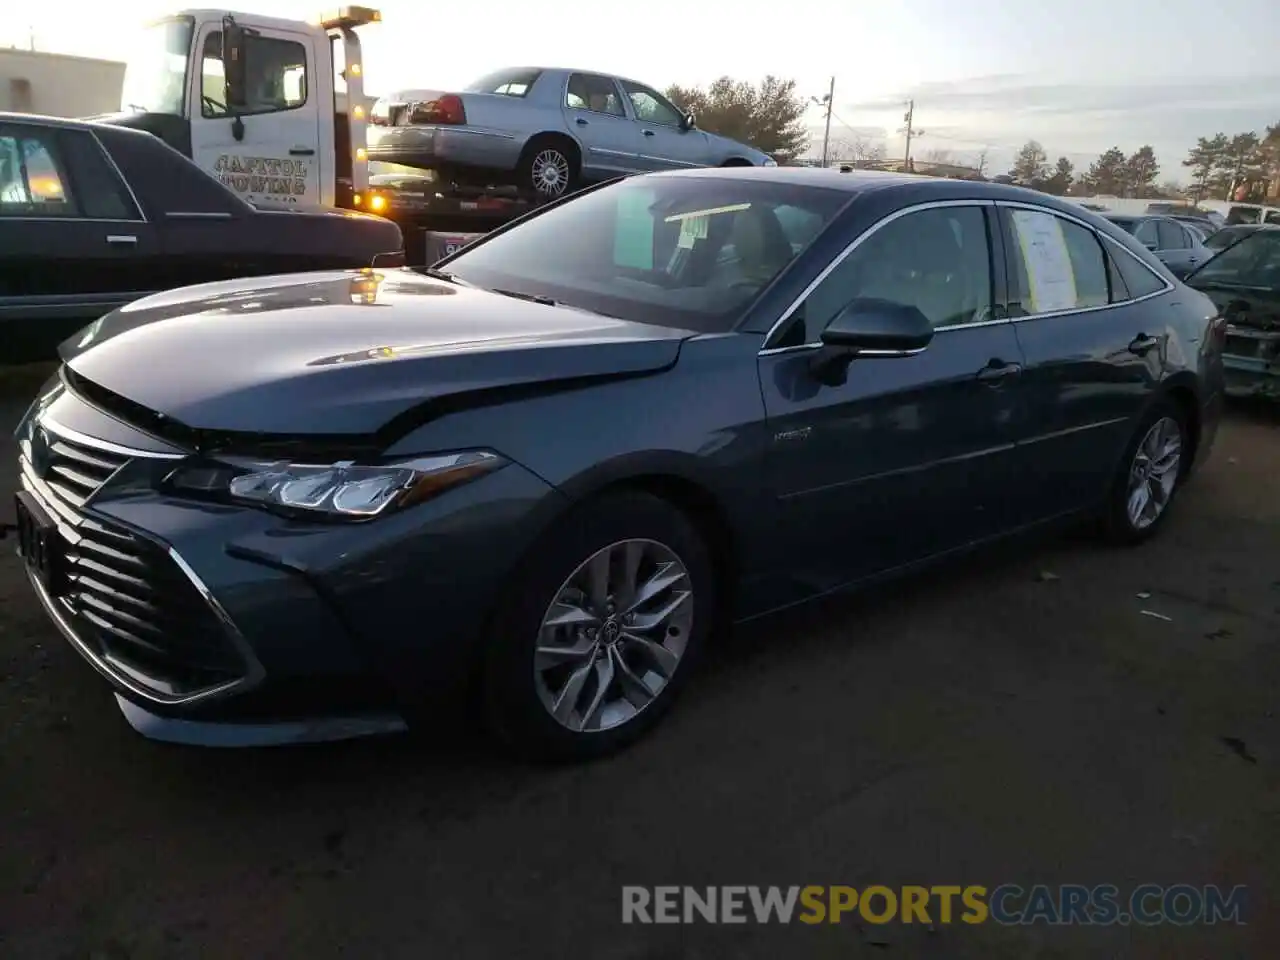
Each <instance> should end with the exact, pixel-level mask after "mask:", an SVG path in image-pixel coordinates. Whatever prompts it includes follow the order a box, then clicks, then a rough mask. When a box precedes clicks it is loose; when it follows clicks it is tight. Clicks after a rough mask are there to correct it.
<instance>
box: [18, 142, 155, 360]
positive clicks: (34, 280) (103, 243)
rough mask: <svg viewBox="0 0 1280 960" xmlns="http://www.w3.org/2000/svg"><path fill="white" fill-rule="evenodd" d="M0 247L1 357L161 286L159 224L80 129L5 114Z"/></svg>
mask: <svg viewBox="0 0 1280 960" xmlns="http://www.w3.org/2000/svg"><path fill="white" fill-rule="evenodd" d="M0 251H2V252H0V264H2V265H3V270H0V324H3V326H2V327H0V330H3V334H2V336H3V340H4V343H5V351H4V352H5V359H12V358H14V357H15V356H16V355H17V354H19V353H20V352H22V351H23V350H29V349H34V347H33V345H34V344H42V345H44V346H47V345H48V344H49V343H50V341H52V342H54V343H56V342H58V341H60V340H61V339H63V338H65V337H66V336H68V335H70V334H71V333H72V332H74V330H75V329H77V328H78V327H80V326H83V325H84V324H87V323H89V322H90V321H92V320H95V319H97V317H99V316H101V315H102V314H104V313H107V312H109V311H111V310H113V309H115V308H116V307H118V306H120V305H122V304H124V303H127V302H129V301H130V300H133V299H136V298H137V297H138V296H140V295H142V294H143V293H147V292H150V291H152V290H154V289H156V288H157V284H156V283H155V282H154V277H153V273H152V267H153V266H154V261H153V258H154V256H155V252H156V238H155V232H154V229H153V228H152V225H151V224H150V223H148V222H147V221H146V220H145V219H144V217H143V213H142V211H141V210H140V208H139V205H138V204H137V202H136V200H135V199H134V196H133V193H132V191H131V190H130V189H129V187H128V185H127V184H126V183H125V182H124V180H123V179H122V177H121V176H120V174H119V173H118V171H117V170H116V169H115V167H114V165H113V164H112V163H111V161H110V159H109V158H108V156H107V155H106V153H105V152H104V151H103V149H102V147H101V146H100V145H99V143H98V141H97V139H96V138H95V137H94V135H93V134H92V133H90V132H89V131H87V130H83V129H75V128H62V127H57V126H53V125H40V124H36V123H0ZM44 346H42V347H41V349H44Z"/></svg>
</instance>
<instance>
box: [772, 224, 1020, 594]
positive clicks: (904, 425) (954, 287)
mask: <svg viewBox="0 0 1280 960" xmlns="http://www.w3.org/2000/svg"><path fill="white" fill-rule="evenodd" d="M993 239H996V238H995V237H994V223H993V222H992V219H991V211H990V207H989V205H984V204H979V203H968V202H964V203H943V204H938V205H925V206H923V207H918V208H914V209H911V210H908V211H906V212H903V213H898V214H893V215H890V216H889V217H887V218H886V219H885V220H882V221H880V223H879V224H878V225H877V226H876V227H873V228H872V231H871V232H869V233H864V234H863V235H862V237H861V238H859V239H858V240H857V241H855V245H854V246H852V248H851V249H850V250H849V251H848V252H847V255H845V256H844V258H843V259H837V261H836V262H835V265H834V266H833V267H831V268H830V273H829V274H828V275H827V276H825V277H824V278H822V279H821V280H820V281H819V282H818V283H817V284H816V285H815V287H814V288H813V289H812V290H811V291H809V292H808V293H807V294H806V296H805V297H804V299H803V300H802V301H801V302H800V303H799V304H798V305H797V306H796V308H795V309H794V310H793V311H792V313H791V314H790V318H789V319H787V320H784V321H783V322H782V323H781V324H780V325H779V326H778V328H777V329H776V330H775V332H774V333H773V334H772V335H771V336H770V337H769V339H768V340H766V343H765V349H764V350H763V352H762V353H761V354H760V359H759V370H760V384H761V389H762V391H763V394H764V401H765V410H766V413H767V415H768V418H769V433H770V434H771V435H772V437H773V444H772V449H771V451H770V456H769V479H770V482H771V484H772V486H773V488H774V490H775V493H776V496H777V497H778V499H779V517H780V520H779V535H780V539H779V542H780V543H782V544H784V545H785V548H784V549H782V550H780V551H779V553H780V556H781V557H782V558H784V559H785V563H786V567H787V568H788V570H789V573H788V574H787V575H788V576H791V577H795V578H798V579H799V581H800V582H799V583H798V584H797V594H798V595H804V594H806V593H812V592H815V591H821V590H826V589H832V588H834V587H836V586H838V585H840V584H841V583H844V582H848V581H851V580H855V579H859V578H861V577H864V576H866V575H869V574H873V573H876V572H878V571H881V570H887V569H890V568H893V567H898V566H901V565H903V564H907V563H911V562H912V561H915V560H919V559H921V558H924V557H927V556H931V555H934V554H938V553H941V552H943V551H946V550H948V549H951V548H954V547H958V546H961V545H964V544H967V543H970V542H972V541H975V540H980V539H983V538H985V537H987V536H990V535H991V534H993V533H997V532H999V531H1000V530H1002V529H1003V528H1004V527H1005V526H1006V525H1007V524H1006V520H1005V519H1004V517H1003V515H1002V507H1001V504H1002V501H1003V498H1004V496H1005V491H1006V488H1007V487H1008V486H1009V484H1010V483H1011V482H1012V480H1013V476H1014V475H1013V472H1012V465H1013V462H1014V452H1013V440H1014V436H1015V433H1016V431H1017V416H1018V414H1017V407H1018V404H1019V399H1018V397H1019V394H1018V387H1017V382H1018V374H1019V371H1020V370H1021V367H1022V356H1021V353H1020V351H1019V348H1018V343H1017V338H1016V336H1015V335H1014V332H1013V328H1012V325H1011V324H1009V323H1007V322H1005V321H1003V320H1002V319H1000V310H999V306H998V304H999V302H1000V296H1001V295H1000V293H999V283H998V282H997V280H996V277H995V275H994V274H993V268H992V249H993V244H992V240H993ZM997 243H998V240H997ZM995 249H998V246H996V247H995ZM859 297H871V298H879V299H886V300H890V301H893V302H897V303H903V304H907V305H911V306H916V307H918V308H919V309H920V310H921V311H922V312H923V313H924V314H925V315H926V316H927V317H929V319H930V320H931V321H932V322H933V324H934V327H935V331H936V333H935V336H934V339H933V342H932V343H931V344H930V346H929V347H928V348H927V349H925V350H924V351H923V352H921V353H919V354H918V355H915V356H908V357H894V358H887V357H886V358H881V357H871V356H862V357H858V358H856V359H854V361H853V363H852V364H851V365H850V367H849V370H848V378H847V381H846V382H845V383H844V384H843V385H840V386H827V385H824V384H823V383H820V382H819V381H818V380H817V379H816V378H815V377H814V375H813V373H812V372H811V364H812V362H813V360H814V357H815V355H816V354H817V352H818V351H819V350H820V349H821V347H820V344H819V338H820V336H821V333H822V330H823V329H824V328H825V327H826V325H827V324H828V323H829V322H830V321H831V319H832V318H833V317H834V316H835V314H836V313H837V312H838V311H839V310H840V309H841V308H843V307H844V306H845V305H846V304H847V303H848V302H849V301H851V300H853V299H855V298H859Z"/></svg>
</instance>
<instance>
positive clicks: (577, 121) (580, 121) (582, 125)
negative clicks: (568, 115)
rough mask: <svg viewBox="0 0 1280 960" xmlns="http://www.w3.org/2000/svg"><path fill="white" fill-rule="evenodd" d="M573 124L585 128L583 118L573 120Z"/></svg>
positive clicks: (585, 122) (585, 123)
mask: <svg viewBox="0 0 1280 960" xmlns="http://www.w3.org/2000/svg"><path fill="white" fill-rule="evenodd" d="M573 122H574V123H576V124H577V125H578V126H580V127H585V126H586V125H587V121H586V118H585V117H579V118H578V119H577V120H575V121H573Z"/></svg>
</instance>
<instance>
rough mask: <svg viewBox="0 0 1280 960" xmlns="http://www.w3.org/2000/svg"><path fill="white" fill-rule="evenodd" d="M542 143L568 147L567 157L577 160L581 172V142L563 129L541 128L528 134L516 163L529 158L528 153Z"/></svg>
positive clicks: (582, 155)
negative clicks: (568, 153) (568, 154)
mask: <svg viewBox="0 0 1280 960" xmlns="http://www.w3.org/2000/svg"><path fill="white" fill-rule="evenodd" d="M544 143H559V144H562V145H564V146H566V147H568V148H569V150H570V152H571V153H572V156H570V157H569V159H570V160H571V161H576V162H577V164H578V171H579V172H581V170H582V159H583V157H584V156H585V152H584V151H583V149H582V144H581V143H579V142H578V139H577V138H576V137H574V136H573V135H572V134H570V133H566V132H565V131H563V130H541V131H539V132H538V133H535V134H533V135H532V136H530V137H529V138H528V139H527V140H525V142H524V146H522V147H521V148H520V159H519V160H518V161H517V163H518V164H523V163H524V162H525V161H527V160H528V159H529V156H530V154H532V153H533V151H534V150H535V149H537V147H538V146H540V145H541V144H544Z"/></svg>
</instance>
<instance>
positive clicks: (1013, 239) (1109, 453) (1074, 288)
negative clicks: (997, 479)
mask: <svg viewBox="0 0 1280 960" xmlns="http://www.w3.org/2000/svg"><path fill="white" fill-rule="evenodd" d="M1000 213H1001V221H1002V224H1003V229H1004V231H1005V239H1006V243H1005V247H1006V249H1007V250H1008V276H1009V299H1010V304H1009V309H1010V314H1011V316H1012V317H1013V318H1014V319H1015V323H1014V329H1015V330H1016V331H1017V334H1018V342H1019V344H1020V346H1021V347H1022V351H1023V354H1024V355H1025V357H1026V370H1025V372H1024V374H1023V394H1024V396H1025V399H1026V409H1027V417H1026V420H1025V424H1026V429H1025V432H1024V433H1023V434H1022V435H1021V436H1020V437H1019V444H1020V445H1019V458H1020V460H1021V470H1022V472H1023V475H1024V477H1025V478H1026V481H1027V482H1025V483H1022V484H1019V485H1017V486H1016V487H1015V488H1014V490H1013V491H1012V492H1013V493H1014V494H1015V495H1017V496H1018V497H1019V498H1020V502H1019V503H1018V504H1017V509H1018V510H1019V512H1020V515H1021V516H1022V518H1023V519H1024V520H1027V521H1033V520H1040V519H1046V518H1048V517H1050V516H1053V515H1057V514H1061V513H1065V512H1068V511H1073V510H1078V509H1080V508H1082V507H1086V506H1088V505H1089V504H1090V503H1092V502H1094V501H1098V500H1100V499H1101V497H1102V495H1103V493H1104V492H1105V490H1106V487H1107V483H1108V482H1109V479H1110V476H1111V473H1112V471H1113V470H1114V469H1115V463H1116V462H1117V460H1118V458H1119V456H1120V454H1121V453H1122V452H1123V450H1124V447H1125V445H1126V444H1127V443H1128V441H1129V438H1130V436H1131V434H1132V432H1133V429H1134V425H1135V421H1136V419H1137V417H1138V416H1139V413H1140V412H1141V410H1142V409H1143V406H1144V404H1145V403H1146V401H1147V399H1148V398H1149V397H1150V395H1151V392H1152V390H1153V388H1154V385H1155V383H1156V382H1157V381H1158V380H1159V379H1160V369H1161V351H1162V350H1163V340H1162V334H1163V332H1164V330H1163V326H1164V324H1163V323H1162V321H1161V318H1160V310H1162V309H1167V307H1166V306H1165V304H1164V303H1163V302H1161V301H1159V300H1158V298H1159V297H1160V296H1161V295H1164V294H1165V293H1166V292H1167V291H1170V290H1171V289H1172V288H1171V287H1170V285H1169V284H1168V283H1167V282H1166V281H1165V280H1164V279H1163V278H1161V277H1159V276H1157V275H1156V273H1155V272H1154V271H1152V270H1150V269H1148V268H1147V267H1146V266H1144V265H1143V264H1142V263H1141V261H1139V260H1138V258H1137V257H1136V256H1134V255H1132V254H1130V253H1129V252H1128V251H1127V250H1126V249H1124V248H1122V247H1121V246H1120V245H1119V244H1118V243H1115V242H1114V241H1111V240H1102V239H1101V238H1100V236H1099V235H1098V234H1097V233H1095V232H1094V231H1093V230H1092V229H1091V228H1089V227H1087V226H1085V225H1084V224H1083V223H1080V222H1078V221H1075V220H1072V219H1069V218H1067V217H1064V216H1060V215H1057V214H1055V213H1053V212H1051V211H1049V210H1045V209H1041V208H1037V207H1033V206H1009V207H1003V206H1002V207H1001V208H1000ZM1147 222H1148V223H1152V222H1153V221H1147ZM1169 296H1172V294H1169ZM1149 300H1150V301H1154V302H1148V301H1149ZM1039 477H1048V478H1051V479H1052V482H1039V481H1038V480H1037V478H1039Z"/></svg>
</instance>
